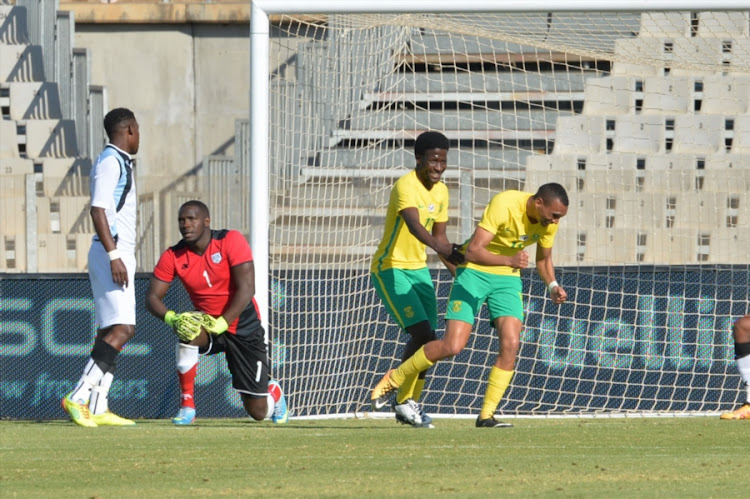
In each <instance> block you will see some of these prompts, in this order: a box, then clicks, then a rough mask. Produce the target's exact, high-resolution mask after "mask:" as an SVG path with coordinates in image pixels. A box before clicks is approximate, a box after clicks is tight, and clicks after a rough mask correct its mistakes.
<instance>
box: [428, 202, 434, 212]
mask: <svg viewBox="0 0 750 499" xmlns="http://www.w3.org/2000/svg"><path fill="white" fill-rule="evenodd" d="M427 211H429V212H430V213H432V212H433V211H435V204H434V203H430V204H428V205H427Z"/></svg>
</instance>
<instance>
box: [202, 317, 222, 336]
mask: <svg viewBox="0 0 750 499" xmlns="http://www.w3.org/2000/svg"><path fill="white" fill-rule="evenodd" d="M201 319H202V320H203V328H204V329H205V330H206V331H208V332H209V333H213V334H221V333H223V332H224V331H226V330H227V329H229V324H227V321H226V319H224V317H223V316H221V315H220V316H219V317H213V316H211V315H208V314H203V317H201Z"/></svg>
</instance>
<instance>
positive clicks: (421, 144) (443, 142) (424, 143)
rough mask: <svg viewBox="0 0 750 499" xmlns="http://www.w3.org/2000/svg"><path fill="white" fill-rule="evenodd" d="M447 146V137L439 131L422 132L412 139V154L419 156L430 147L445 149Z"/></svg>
mask: <svg viewBox="0 0 750 499" xmlns="http://www.w3.org/2000/svg"><path fill="white" fill-rule="evenodd" d="M449 148H450V141H449V140H448V137H446V136H445V135H443V134H442V133H440V132H424V133H422V134H421V135H420V136H419V137H417V140H416V141H414V155H415V156H417V157H420V158H421V157H422V155H423V154H424V153H425V151H429V150H430V149H445V150H446V151H447V150H448V149H449Z"/></svg>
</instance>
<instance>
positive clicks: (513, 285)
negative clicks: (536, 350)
mask: <svg viewBox="0 0 750 499" xmlns="http://www.w3.org/2000/svg"><path fill="white" fill-rule="evenodd" d="M493 280H494V281H495V282H496V284H495V286H494V287H493V291H492V293H491V294H490V296H489V297H488V299H487V308H488V309H489V312H490V316H491V317H493V318H494V321H493V324H494V325H495V330H496V331H497V334H498V336H499V338H500V352H499V354H498V356H497V359H496V360H495V364H494V366H492V369H491V370H490V374H489V377H488V379H487V388H486V391H485V394H484V401H483V402H482V410H481V411H480V413H479V416H478V417H477V422H476V426H478V427H484V428H502V427H510V426H512V425H511V424H509V423H503V422H500V421H497V420H496V419H495V410H496V409H497V406H498V405H499V404H500V401H501V400H502V398H503V395H505V391H506V390H507V389H508V386H509V385H510V381H511V379H512V378H513V372H514V368H515V364H516V358H517V356H518V350H519V348H520V343H521V329H522V328H523V300H522V295H521V280H520V279H519V278H517V277H513V276H495V277H494V278H493Z"/></svg>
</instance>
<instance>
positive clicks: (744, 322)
mask: <svg viewBox="0 0 750 499" xmlns="http://www.w3.org/2000/svg"><path fill="white" fill-rule="evenodd" d="M733 329H734V353H735V359H737V369H738V370H739V371H740V377H741V378H742V381H743V385H744V387H745V392H746V395H745V396H746V397H747V398H746V399H745V403H744V404H742V405H741V406H740V407H738V408H737V409H735V410H733V411H731V412H726V413H724V414H722V415H721V419H750V315H746V316H744V317H741V318H739V319H737V322H735V323H734V328H733Z"/></svg>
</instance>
